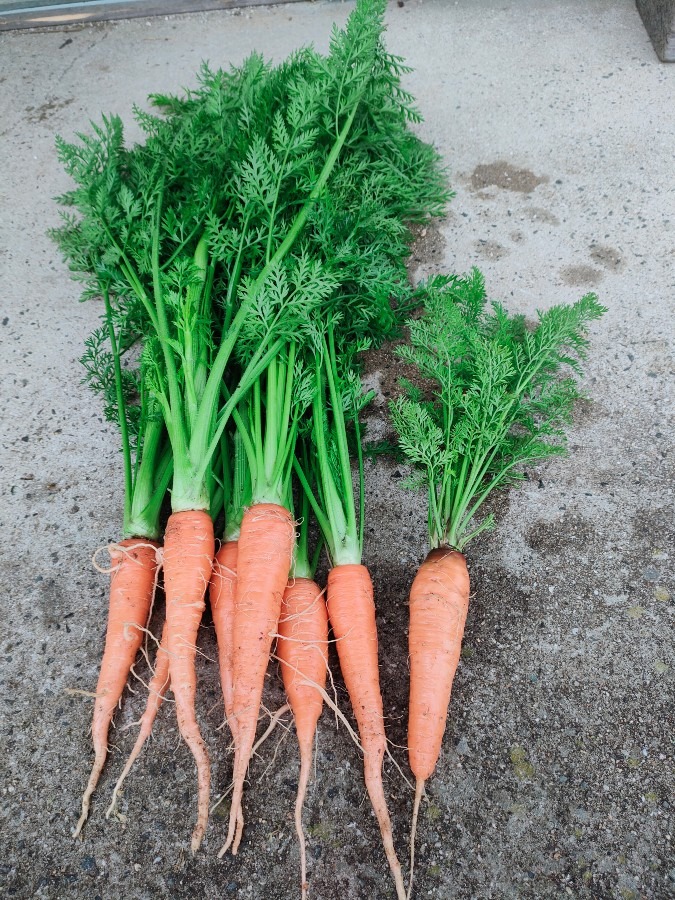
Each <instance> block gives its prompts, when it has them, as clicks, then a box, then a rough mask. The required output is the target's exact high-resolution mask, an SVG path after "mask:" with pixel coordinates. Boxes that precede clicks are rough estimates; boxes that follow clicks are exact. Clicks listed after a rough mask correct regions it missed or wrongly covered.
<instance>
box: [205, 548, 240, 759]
mask: <svg viewBox="0 0 675 900" xmlns="http://www.w3.org/2000/svg"><path fill="white" fill-rule="evenodd" d="M237 547H238V544H237V541H227V542H226V543H224V544H223V546H222V547H221V548H220V550H219V551H218V553H216V558H215V559H214V561H213V571H212V572H211V583H210V585H209V599H210V602H211V614H212V616H213V624H214V626H215V629H216V638H217V640H218V661H219V666H220V680H221V682H222V686H223V699H224V701H225V716H226V718H227V724H228V725H229V727H230V731H231V732H232V737H233V738H234V739H235V743H236V735H235V730H236V727H237V720H236V719H235V717H234V715H233V707H234V681H233V675H232V651H233V640H234V598H235V590H236V585H237Z"/></svg>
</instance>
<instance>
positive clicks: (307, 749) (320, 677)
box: [277, 577, 328, 900]
mask: <svg viewBox="0 0 675 900" xmlns="http://www.w3.org/2000/svg"><path fill="white" fill-rule="evenodd" d="M322 594H323V591H322V590H321V588H319V586H318V585H317V584H315V583H314V581H312V579H310V578H298V577H296V578H293V579H292V580H290V581H289V583H288V586H287V588H286V592H285V593H284V598H283V601H282V604H281V617H280V619H279V634H280V638H279V642H278V645H277V656H278V657H279V659H280V660H281V662H282V667H281V675H282V678H283V681H284V687H285V688H286V696H287V697H288V701H289V703H290V705H291V709H292V710H293V715H294V717H295V730H296V734H297V736H298V745H299V747H300V778H299V781H298V796H297V798H296V802H295V830H296V832H297V834H298V840H299V842H300V871H301V877H302V898H303V900H305V898H306V897H307V890H308V885H307V854H306V850H305V835H304V832H303V829H302V807H303V804H304V801H305V794H306V792H307V784H308V782H309V774H310V770H311V765H312V742H313V741H314V733H315V731H316V724H317V722H318V721H319V716H320V715H321V710H322V708H323V698H322V696H321V694H320V692H319V691H318V690H317V687H319V688H320V689H321V690H324V688H325V686H326V665H327V651H328V615H327V612H326V604H325V602H324V600H323V596H322Z"/></svg>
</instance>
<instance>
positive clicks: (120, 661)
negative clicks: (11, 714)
mask: <svg viewBox="0 0 675 900" xmlns="http://www.w3.org/2000/svg"><path fill="white" fill-rule="evenodd" d="M158 546H159V545H158V544H157V543H156V542H155V541H151V540H147V539H145V538H140V539H139V538H127V539H125V540H123V541H120V542H119V543H118V544H112V545H111V546H110V548H109V552H110V560H111V564H112V565H111V580H110V601H109V612H108V630H107V633H106V639H105V649H104V651H103V659H102V661H101V669H100V672H99V676H98V683H97V685H96V704H95V706H94V716H93V721H92V726H91V734H92V739H93V742H94V765H93V767H92V770H91V773H90V775H89V781H88V782H87V787H86V790H85V792H84V795H83V797H82V810H81V813H80V818H79V820H78V823H77V825H76V826H75V830H74V831H73V837H77V836H78V835H79V834H80V833H81V831H82V828H83V826H84V823H85V822H86V821H87V817H88V815H89V807H90V804H91V797H92V794H93V793H94V790H95V789H96V785H97V784H98V781H99V778H100V777H101V772H102V771H103V766H104V764H105V760H106V756H107V755H108V730H109V728H110V723H111V722H112V717H113V713H114V712H115V707H116V706H117V704H118V702H119V700H120V697H121V696H122V692H123V691H124V686H125V684H126V682H127V678H128V677H129V672H130V671H131V667H132V665H133V664H134V659H135V658H136V654H137V653H138V650H139V648H140V646H141V643H142V641H143V632H144V629H145V628H146V626H147V624H148V617H149V614H150V608H151V606H152V598H153V596H154V592H155V586H156V578H157V568H158V552H157V551H158Z"/></svg>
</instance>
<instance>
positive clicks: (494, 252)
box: [473, 240, 509, 259]
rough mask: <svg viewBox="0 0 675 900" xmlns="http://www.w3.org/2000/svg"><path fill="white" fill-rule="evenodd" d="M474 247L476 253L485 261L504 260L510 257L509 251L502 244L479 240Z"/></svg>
mask: <svg viewBox="0 0 675 900" xmlns="http://www.w3.org/2000/svg"><path fill="white" fill-rule="evenodd" d="M473 246H474V249H475V250H476V253H478V254H479V255H480V256H483V257H485V259H502V258H503V257H504V256H508V255H509V251H508V249H507V248H506V247H504V246H503V245H502V244H498V243H497V241H483V240H478V241H475V242H474V245H473Z"/></svg>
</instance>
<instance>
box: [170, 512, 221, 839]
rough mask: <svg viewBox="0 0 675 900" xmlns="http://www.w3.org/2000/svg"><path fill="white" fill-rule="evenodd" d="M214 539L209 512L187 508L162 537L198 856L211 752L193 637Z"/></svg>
mask: <svg viewBox="0 0 675 900" xmlns="http://www.w3.org/2000/svg"><path fill="white" fill-rule="evenodd" d="M214 552H215V540H214V536H213V522H212V521H211V517H210V516H209V515H208V513H206V512H203V511H201V510H189V511H185V512H177V513H173V514H172V515H171V516H170V517H169V521H168V523H167V526H166V532H165V535H164V590H165V593H166V624H167V651H168V655H169V678H170V679H171V690H172V691H173V695H174V699H175V701H176V716H177V719H178V728H179V729H180V733H181V736H182V738H183V740H184V741H185V743H186V744H187V745H188V747H189V748H190V751H191V753H192V755H193V757H194V760H195V764H196V766H197V784H198V798H197V822H196V824H195V827H194V830H193V832H192V841H191V848H192V852H193V853H196V852H197V850H198V849H199V845H200V844H201V842H202V838H203V837H204V832H205V831H206V825H207V821H208V816H209V790H210V785H211V772H210V761H209V754H208V751H207V749H206V744H205V743H204V740H203V738H202V736H201V733H200V731H199V725H198V724H197V717H196V714H195V694H196V688H197V676H196V672H195V655H196V652H197V633H198V631H199V626H200V623H201V620H202V614H203V612H204V608H205V602H204V595H205V593H206V588H207V585H208V584H209V581H210V578H211V569H212V565H213V556H214Z"/></svg>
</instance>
